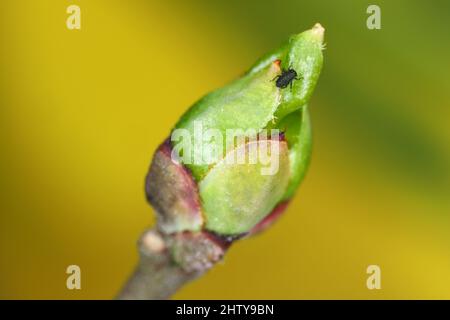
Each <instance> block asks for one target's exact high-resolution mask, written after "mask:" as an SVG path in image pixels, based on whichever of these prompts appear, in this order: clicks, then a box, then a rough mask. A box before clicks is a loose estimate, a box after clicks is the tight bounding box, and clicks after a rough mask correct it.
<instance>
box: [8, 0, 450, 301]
mask: <svg viewBox="0 0 450 320" xmlns="http://www.w3.org/2000/svg"><path fill="white" fill-rule="evenodd" d="M70 4H77V5H79V6H80V8H81V30H68V29H67V28H66V19H67V16H68V14H67V13H66V8H67V7H68V6H69V5H70ZM369 4H372V2H371V1H350V0H345V1H332V0H328V1H324V0H322V1H313V0H310V1H299V0H282V1H279V0H266V1H261V0H258V1H257V0H251V1H245V2H243V1H237V0H227V1H220V2H218V1H213V2H211V1H206V0H204V1H180V0H178V1H171V2H165V1H145V0H129V1H119V0H108V1H106V0H96V1H92V0H91V1H87V0H74V1H64V0H58V1H55V0H40V1H34V0H28V1H26V0H14V1H12V0H7V1H2V4H1V6H0V7H1V11H0V12H1V13H0V24H1V28H0V32H1V36H0V41H1V45H0V52H1V54H0V69H1V73H0V139H1V140H0V141H1V146H2V155H1V158H0V175H1V179H0V196H1V202H0V210H1V213H0V298H3V299H5V298H7V299H11V298H16V299H17V298H18V299H31V298H38V299H47V298H57V299H79V298H83V299H94V298H95V299H110V298H113V297H114V296H115V295H116V293H117V292H118V290H119V289H120V288H121V286H122V284H123V283H124V281H125V280H126V278H127V277H128V275H129V273H130V272H131V271H132V269H133V268H134V266H135V264H136V261H137V251H136V249H135V242H136V240H137V239H138V237H139V235H140V233H141V232H142V231H143V230H144V229H145V228H146V227H147V226H149V225H150V224H152V223H153V222H154V217H153V212H152V209H151V208H150V207H149V206H148V205H147V204H146V201H145V198H144V188H143V183H144V176H145V174H146V171H147V167H148V165H149V163H150V160H151V156H152V153H153V151H154V150H155V148H156V147H157V145H158V144H159V143H160V142H161V141H162V140H163V139H164V138H165V137H166V136H167V135H168V133H169V130H170V129H171V127H172V125H173V124H174V123H175V122H176V120H177V119H178V117H179V116H180V115H181V114H182V113H183V112H184V111H185V110H186V109H187V108H188V107H189V106H190V105H191V104H192V103H193V102H194V101H195V100H197V99H198V98H199V97H201V96H202V95H204V94H205V93H207V92H208V91H210V90H212V89H214V88H217V87H219V86H222V85H223V84H225V83H226V82H228V81H230V80H232V79H233V78H235V77H236V76H238V75H240V74H241V73H242V72H243V71H245V70H246V69H247V68H248V67H249V66H250V65H251V64H252V63H253V62H254V61H255V60H256V59H257V58H258V57H259V56H261V55H262V54H263V53H265V52H266V51H268V50H270V49H272V48H274V47H276V46H278V45H279V44H280V43H281V42H282V41H283V40H285V39H286V38H287V37H288V36H289V35H290V34H292V33H297V32H300V31H303V30H305V29H307V28H310V27H311V26H312V25H313V24H314V23H315V22H320V23H322V25H323V26H324V27H325V28H326V43H327V50H326V51H325V52H324V55H325V59H324V63H325V64H324V69H323V72H322V76H321V79H320V80H319V84H318V86H317V88H316V91H315V93H314V96H313V98H312V101H311V104H310V107H311V108H310V110H311V111H312V121H313V126H314V150H313V158H312V164H311V167H310V170H309V172H308V175H307V177H306V180H305V181H304V183H303V185H302V186H301V188H300V190H299V192H298V193H297V195H296V197H295V198H294V200H293V201H292V203H291V206H290V208H289V209H288V210H287V212H286V214H285V215H284V217H283V218H282V219H281V220H280V221H279V222H278V223H277V224H276V225H275V226H274V227H273V228H271V229H270V230H268V231H267V232H265V234H263V235H261V236H258V237H255V238H252V239H248V240H245V241H240V242H238V243H237V244H236V245H234V246H233V247H232V249H231V250H230V252H229V253H228V254H227V256H226V258H225V261H224V263H221V264H220V265H218V266H217V267H215V268H214V269H213V270H212V271H210V272H209V273H208V274H207V275H206V276H204V277H203V278H201V279H199V280H197V281H195V282H194V283H192V284H190V285H188V286H186V287H185V288H183V290H181V291H180V292H179V293H178V294H177V295H176V296H175V298H189V299H196V298H204V299H215V298H236V299H241V298H247V299H251V298H255V299H259V298H261V299H263V298H266V299H271V298H275V299H283V298H286V299H304V298H311V299H315V298H324V299H329V298H356V299H368V298H375V299H381V298H386V299H398V298H404V299H407V298H425V299H430V298H447V299H450V250H449V249H450V238H449V229H450V219H449V213H450V197H449V195H450V192H449V191H450V188H449V185H450V183H449V182H450V179H449V177H450V174H449V173H450V162H449V159H450V149H449V145H450V126H449V119H450V103H449V102H450V81H449V71H450V60H449V57H450V42H449V41H448V39H449V29H448V21H449V19H450V4H449V2H448V1H425V0H420V1H419V0H416V1H406V0H399V1H376V4H378V5H379V6H380V7H381V12H382V16H381V19H382V20H381V23H382V29H381V30H368V29H367V28H366V19H367V17H368V15H367V14H366V8H367V7H368V5H369ZM71 264H77V265H79V266H80V267H81V272H82V280H81V285H82V289H81V290H78V291H77V290H73V291H70V290H67V289H66V286H65V284H66V277H67V275H66V273H65V270H66V267H67V266H68V265H71ZM370 264H377V265H379V266H380V267H381V272H382V280H381V285H382V289H381V290H368V289H367V288H366V278H367V274H366V268H367V266H368V265H370Z"/></svg>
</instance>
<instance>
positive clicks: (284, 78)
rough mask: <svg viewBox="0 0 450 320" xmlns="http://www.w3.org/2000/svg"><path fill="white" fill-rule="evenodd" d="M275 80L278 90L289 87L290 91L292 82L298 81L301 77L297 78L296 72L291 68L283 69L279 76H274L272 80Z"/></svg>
mask: <svg viewBox="0 0 450 320" xmlns="http://www.w3.org/2000/svg"><path fill="white" fill-rule="evenodd" d="M275 79H276V80H277V81H276V82H275V84H276V86H277V87H278V88H281V89H284V88H286V87H287V86H289V85H290V86H291V89H292V83H293V81H294V80H300V79H301V77H298V74H297V71H295V70H294V69H292V68H289V69H287V70H286V69H283V70H282V71H281V74H280V75H278V76H276V77H275V78H274V79H273V80H275Z"/></svg>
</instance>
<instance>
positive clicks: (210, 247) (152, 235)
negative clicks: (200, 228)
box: [117, 229, 225, 300]
mask: <svg viewBox="0 0 450 320" xmlns="http://www.w3.org/2000/svg"><path fill="white" fill-rule="evenodd" d="M138 246H139V252H140V259H139V264H138V266H137V268H136V270H135V272H134V273H133V274H132V275H131V277H130V279H129V280H128V282H127V283H126V285H125V286H124V288H123V289H122V291H121V292H120V293H119V295H118V297H117V299H120V300H158V299H167V298H169V297H170V296H171V295H172V294H174V293H175V292H176V291H177V290H178V289H179V288H180V287H181V286H183V285H184V284H185V283H187V282H189V281H191V280H193V279H195V278H197V277H199V276H200V275H202V274H204V273H205V272H206V271H207V270H208V269H209V268H211V267H212V266H213V265H214V264H215V262H217V261H218V260H220V258H221V257H222V255H223V253H224V250H225V248H224V247H223V246H222V245H220V244H219V243H218V242H217V241H216V240H215V239H213V238H211V237H210V236H209V235H208V234H206V233H204V232H198V233H189V232H187V233H180V234H175V235H163V234H161V233H160V232H158V231H157V230H156V229H149V230H147V231H146V232H145V233H144V234H143V235H142V237H141V239H140V241H139V244H138Z"/></svg>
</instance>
